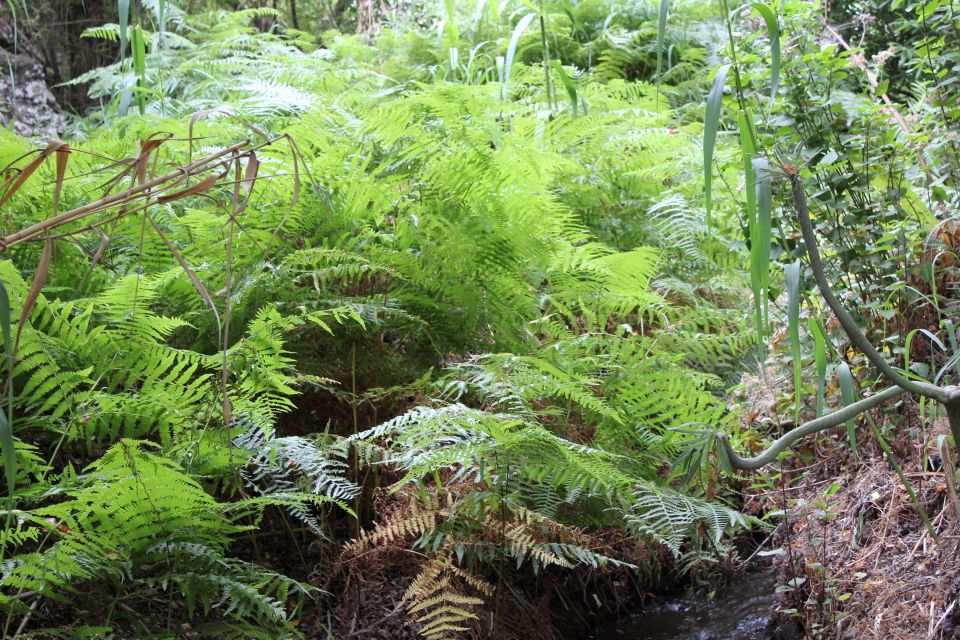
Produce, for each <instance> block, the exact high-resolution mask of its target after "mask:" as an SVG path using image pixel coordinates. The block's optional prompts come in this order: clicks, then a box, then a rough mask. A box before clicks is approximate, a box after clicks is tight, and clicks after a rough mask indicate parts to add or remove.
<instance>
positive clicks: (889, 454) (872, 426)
mask: <svg viewBox="0 0 960 640" xmlns="http://www.w3.org/2000/svg"><path fill="white" fill-rule="evenodd" d="M867 422H868V423H869V424H870V431H871V432H872V433H873V437H874V438H876V440H877V444H879V445H880V448H881V449H883V452H884V453H885V454H886V455H887V462H889V463H890V465H891V466H892V467H893V470H894V471H896V472H897V475H898V476H900V482H901V483H902V484H903V488H904V489H906V490H907V494H908V495H909V496H910V501H911V502H913V508H914V509H916V510H917V513H919V514H920V518H921V519H922V520H923V524H924V525H926V527H927V531H929V532H930V537H931V538H933V539H934V541H935V542H939V541H940V536H938V535H937V530H936V529H934V528H933V524H932V523H931V522H930V516H928V515H927V511H926V509H924V508H923V505H922V504H920V500H918V499H917V494H916V493H915V492H914V490H913V487H912V486H910V483H909V482H908V481H907V476H906V475H904V473H903V469H901V468H900V465H899V464H898V463H897V459H896V458H894V457H893V451H891V450H890V445H889V444H887V441H886V439H885V438H884V437H883V434H882V433H880V429H878V428H877V424H876V423H875V422H874V421H873V418H871V417H870V416H867Z"/></svg>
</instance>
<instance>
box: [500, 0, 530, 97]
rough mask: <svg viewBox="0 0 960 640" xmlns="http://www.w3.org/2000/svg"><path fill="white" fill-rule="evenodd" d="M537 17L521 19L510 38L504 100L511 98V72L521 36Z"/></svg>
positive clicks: (505, 69) (502, 95)
mask: <svg viewBox="0 0 960 640" xmlns="http://www.w3.org/2000/svg"><path fill="white" fill-rule="evenodd" d="M536 17H537V14H536V13H528V14H527V15H525V16H523V17H522V18H520V22H518V23H517V26H516V27H514V29H513V35H512V36H510V44H509V45H507V59H506V62H505V64H504V70H503V90H502V92H501V94H500V98H501V99H502V100H506V99H508V98H509V97H510V71H511V70H512V69H513V58H514V56H515V55H516V53H517V43H518V42H519V41H520V36H521V35H523V32H524V30H525V29H526V28H527V27H529V26H530V23H531V22H533V19H534V18H536Z"/></svg>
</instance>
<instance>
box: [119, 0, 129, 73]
mask: <svg viewBox="0 0 960 640" xmlns="http://www.w3.org/2000/svg"><path fill="white" fill-rule="evenodd" d="M117 11H118V13H119V14H120V61H121V62H123V59H124V57H126V55H127V27H128V25H129V24H130V0H117Z"/></svg>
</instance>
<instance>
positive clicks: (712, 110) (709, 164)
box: [703, 64, 730, 226]
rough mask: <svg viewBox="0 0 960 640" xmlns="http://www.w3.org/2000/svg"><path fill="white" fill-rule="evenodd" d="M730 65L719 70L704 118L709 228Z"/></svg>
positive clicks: (704, 152) (704, 189)
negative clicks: (714, 164)
mask: <svg viewBox="0 0 960 640" xmlns="http://www.w3.org/2000/svg"><path fill="white" fill-rule="evenodd" d="M728 71H730V65H728V64H725V65H723V66H722V67H720V68H719V69H717V74H716V75H715V76H714V77H713V86H712V87H711V88H710V95H708V96H707V111H706V114H705V115H704V118H703V193H704V202H705V205H706V209H707V226H709V225H710V208H711V205H712V203H713V198H712V196H713V190H712V185H713V150H714V148H715V147H716V145H717V129H718V128H719V126H720V108H721V107H722V106H723V87H724V85H725V84H726V83H727V72H728Z"/></svg>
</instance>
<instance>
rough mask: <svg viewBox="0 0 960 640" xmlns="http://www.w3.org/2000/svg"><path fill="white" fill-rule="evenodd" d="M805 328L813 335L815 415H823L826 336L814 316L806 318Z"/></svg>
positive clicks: (825, 377)
mask: <svg viewBox="0 0 960 640" xmlns="http://www.w3.org/2000/svg"><path fill="white" fill-rule="evenodd" d="M807 329H808V330H809V331H810V335H812V336H813V363H814V369H815V373H816V375H817V417H818V418H819V417H820V416H822V415H823V396H824V393H825V389H826V384H827V338H826V335H825V334H824V331H823V327H822V326H821V325H820V323H819V322H818V321H817V320H816V319H815V318H810V319H809V320H807Z"/></svg>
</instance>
